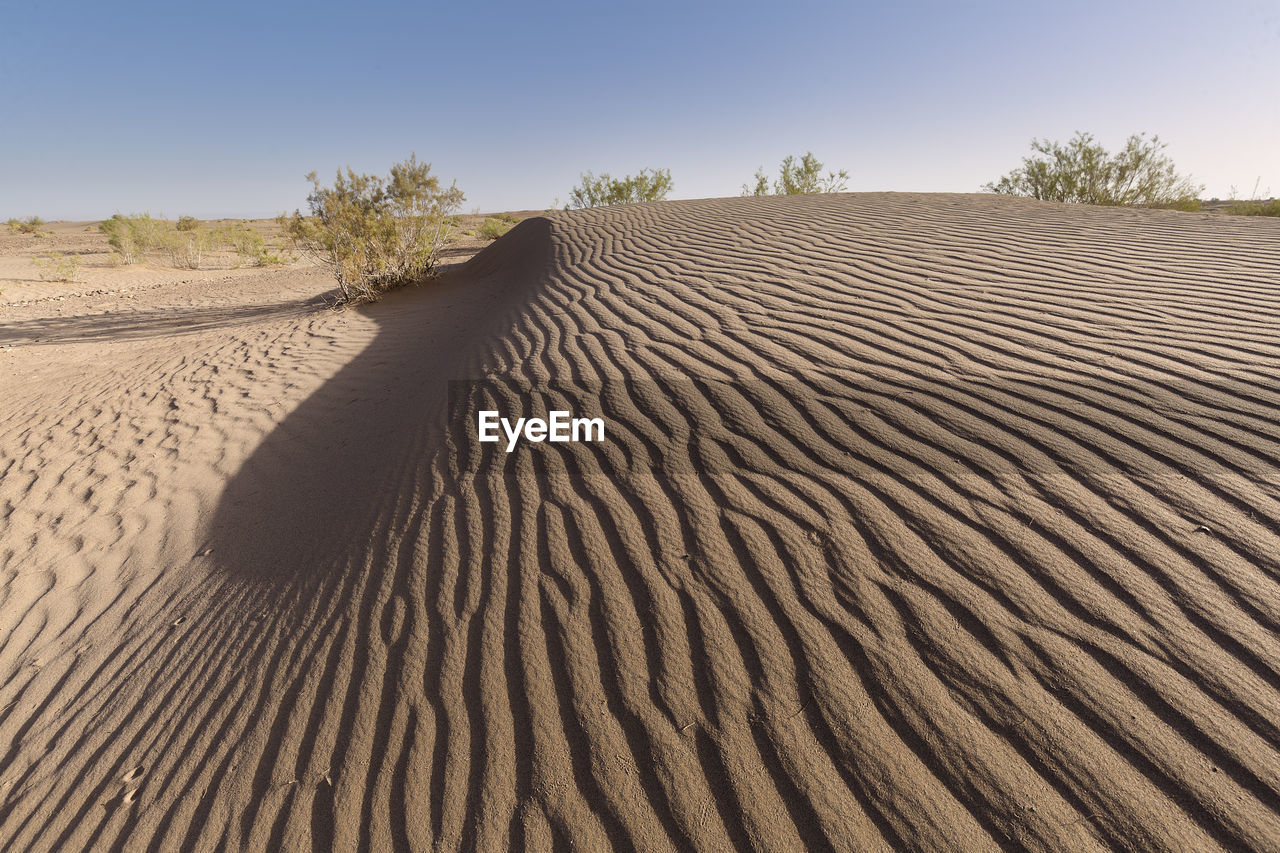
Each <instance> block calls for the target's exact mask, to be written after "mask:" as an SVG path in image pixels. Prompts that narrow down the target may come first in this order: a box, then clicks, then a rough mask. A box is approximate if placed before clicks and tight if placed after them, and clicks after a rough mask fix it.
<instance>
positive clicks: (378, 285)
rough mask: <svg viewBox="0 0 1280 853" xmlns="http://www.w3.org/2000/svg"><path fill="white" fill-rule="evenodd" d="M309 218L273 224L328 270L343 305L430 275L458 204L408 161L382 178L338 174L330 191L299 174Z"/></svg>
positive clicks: (457, 194) (424, 166)
mask: <svg viewBox="0 0 1280 853" xmlns="http://www.w3.org/2000/svg"><path fill="white" fill-rule="evenodd" d="M307 180H309V181H310V182H311V184H312V187H313V189H312V192H311V194H310V195H309V196H307V205H308V207H309V208H310V212H311V215H310V216H303V215H302V214H301V212H299V211H296V210H295V211H294V212H293V215H292V216H290V215H288V214H282V215H281V216H280V218H279V222H280V224H281V225H282V226H283V227H284V229H285V233H286V234H287V235H288V237H289V239H290V240H291V241H292V243H293V245H294V247H295V248H297V249H298V250H299V251H301V252H302V253H303V254H305V255H307V256H309V257H311V258H313V259H314V260H316V261H318V262H319V263H321V264H323V265H324V266H326V267H328V268H329V270H330V271H331V272H332V273H333V276H334V278H336V279H337V281H338V289H339V291H340V292H341V294H342V300H343V301H344V302H364V301H371V300H374V299H377V298H378V297H379V296H380V295H381V294H382V293H384V292H386V291H387V290H390V289H392V288H394V287H398V286H402V285H405V284H408V283H410V282H413V281H415V280H418V279H421V278H424V277H427V276H430V275H432V274H433V273H434V272H435V268H436V265H437V263H438V262H439V258H440V249H441V248H442V247H443V246H444V244H445V242H446V241H447V239H448V235H449V223H448V218H449V217H450V216H451V215H452V214H453V212H454V211H456V210H457V209H458V208H459V207H460V206H461V205H462V202H463V199H464V196H463V194H462V191H461V190H459V189H458V187H457V185H456V184H451V185H450V186H449V187H448V188H447V189H443V188H441V185H440V179H439V178H437V177H436V176H434V175H432V174H431V164H429V163H419V162H418V160H417V157H416V156H415V155H410V157H409V159H408V160H406V161H404V162H403V163H396V164H395V165H394V166H392V167H391V173H390V175H389V176H388V177H387V178H382V177H380V176H378V175H358V174H356V173H355V172H354V171H352V169H351V168H350V167H348V168H347V170H346V174H345V175H344V174H343V173H342V171H341V170H339V171H338V174H337V178H336V179H335V181H334V184H333V186H332V187H325V186H321V184H320V181H319V180H318V179H317V178H316V173H315V172H312V173H311V174H309V175H307Z"/></svg>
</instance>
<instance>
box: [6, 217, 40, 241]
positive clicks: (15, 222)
mask: <svg viewBox="0 0 1280 853" xmlns="http://www.w3.org/2000/svg"><path fill="white" fill-rule="evenodd" d="M5 224H7V225H8V226H9V230H10V231H16V232H17V233H19V234H34V235H35V236H37V237H43V236H44V235H45V234H46V233H47V232H44V231H41V230H40V226H42V225H44V220H43V219H41V218H40V217H39V216H28V217H27V218H26V219H16V218H14V219H10V220H9V221H8V222H7V223H5Z"/></svg>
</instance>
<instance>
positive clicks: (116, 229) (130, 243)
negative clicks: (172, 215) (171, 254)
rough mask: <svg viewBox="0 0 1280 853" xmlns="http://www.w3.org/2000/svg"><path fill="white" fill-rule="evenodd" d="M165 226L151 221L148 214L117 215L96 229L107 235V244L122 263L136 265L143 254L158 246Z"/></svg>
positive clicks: (161, 222) (157, 221) (153, 220)
mask: <svg viewBox="0 0 1280 853" xmlns="http://www.w3.org/2000/svg"><path fill="white" fill-rule="evenodd" d="M166 224H167V223H165V222H163V221H162V220H159V219H152V218H151V215H150V214H148V213H134V214H131V215H129V216H123V215H121V214H119V213H117V214H115V215H114V216H112V217H111V218H110V219H107V220H104V221H102V222H101V223H99V224H98V229H99V230H100V231H102V233H104V234H106V235H107V244H108V245H109V246H111V248H112V249H115V251H116V253H117V254H118V255H119V256H120V259H121V261H122V262H124V263H126V264H136V263H138V262H139V261H141V260H142V257H143V255H144V253H146V252H147V251H148V250H150V249H154V248H157V247H158V246H159V245H160V243H161V239H162V238H161V235H162V234H163V233H164V231H165V230H166V229H165V226H166Z"/></svg>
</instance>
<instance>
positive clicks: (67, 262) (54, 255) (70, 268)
mask: <svg viewBox="0 0 1280 853" xmlns="http://www.w3.org/2000/svg"><path fill="white" fill-rule="evenodd" d="M36 268H37V269H39V270H40V278H41V280H42V281H75V280H76V274H77V273H79V272H80V259H79V258H78V257H76V256H75V255H64V254H62V252H46V253H45V254H43V255H41V256H40V257H38V258H36Z"/></svg>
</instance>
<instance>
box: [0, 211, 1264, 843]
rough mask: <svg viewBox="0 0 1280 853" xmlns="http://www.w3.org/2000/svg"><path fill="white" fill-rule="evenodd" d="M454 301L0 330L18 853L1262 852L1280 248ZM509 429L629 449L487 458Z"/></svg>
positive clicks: (0, 290) (1204, 243) (906, 237)
mask: <svg viewBox="0 0 1280 853" xmlns="http://www.w3.org/2000/svg"><path fill="white" fill-rule="evenodd" d="M60 227H61V226H60ZM68 233H71V232H70V231H69V232H68ZM77 233H85V232H83V228H81V231H80V232H77ZM25 239H26V238H21V239H20V238H16V237H5V238H0V252H2V253H3V254H0V278H5V277H14V276H16V277H18V278H34V276H32V275H30V270H29V267H30V263H29V260H24V258H29V254H30V252H31V251H32V250H31V248H30V246H28V245H27V242H23V241H24V240H25ZM85 239H88V237H86V238H85ZM3 240H9V241H10V242H9V243H4V242H2V241H3ZM453 251H454V257H453V258H452V260H454V261H457V262H458V263H457V264H456V265H455V266H453V267H451V268H450V269H449V271H448V272H446V274H445V275H444V276H443V277H442V278H441V279H439V280H437V281H436V282H433V283H431V284H429V285H425V286H423V287H419V288H414V289H410V290H405V291H401V292H397V293H395V294H392V295H391V296H390V297H388V298H387V299H385V300H384V301H383V302H381V303H379V304H378V305H375V306H372V307H368V308H363V309H359V310H348V311H333V310H330V309H328V308H326V307H325V306H324V298H325V294H326V292H328V291H329V289H330V287H331V283H330V282H327V281H326V280H325V279H324V277H323V275H322V274H321V273H320V271H319V270H317V269H315V268H311V267H303V266H295V267H289V268H283V269H275V270H234V271H222V272H216V271H215V272H209V273H200V274H187V273H174V272H173V271H155V270H152V271H151V272H146V273H145V275H148V276H152V278H150V279H148V280H147V281H146V282H141V280H140V279H130V278H129V275H131V274H134V273H129V272H128V271H109V275H110V277H112V278H111V280H110V281H108V280H106V279H107V276H108V273H102V276H103V278H102V279H101V280H98V281H96V282H95V281H89V282H87V284H84V285H53V284H44V283H38V282H34V281H27V282H20V283H19V284H17V285H15V284H11V283H9V282H0V294H3V295H0V303H3V304H0V476H2V478H3V479H2V480H0V848H2V849H12V850H55V849H93V850H156V851H161V850H238V849H244V850H262V849H285V850H305V849H317V850H319V849H341V850H432V849H438V850H453V849H478V850H498V849H505V848H521V849H524V848H527V849H538V850H567V849H579V850H602V849H621V850H637V851H651V850H691V849H698V850H733V849H769V850H799V849H810V850H831V849H834V850H852V851H867V850H891V849H919V850H949V849H958V850H985V849H1007V850H1021V849H1033V850H1072V851H1076V850H1091V849H1114V848H1120V849H1132V850H1177V851H1183V850H1214V849H1249V848H1252V849H1275V844H1276V840H1277V839H1280V634H1278V633H1277V631H1278V630H1280V384H1277V380H1276V377H1277V375H1280V222H1276V221H1272V220H1260V219H1246V218H1237V217H1225V216H1221V215H1212V214H1186V213H1176V212H1161V211H1140V210H1123V209H1099V208H1089V207H1076V206H1062V205H1054V204H1045V203H1038V202H1032V201H1025V200H1016V199H1007V198H998V197H993V196H966V195H911V194H844V195H833V196H808V197H791V198H763V199H720V200H707V201H682V202H666V203H656V204H650V205H643V206H636V207H625V208H605V209H596V210H589V211H581V212H575V213H556V214H553V215H550V216H547V217H531V218H528V219H526V220H525V221H524V222H522V223H521V224H520V225H519V226H517V227H516V229H515V230H513V231H512V232H511V233H510V234H508V235H507V236H506V237H504V238H502V239H501V240H500V241H498V242H497V243H495V244H493V245H492V246H490V247H488V248H486V249H484V250H483V251H481V252H480V253H479V254H478V255H476V256H475V257H474V258H472V259H471V260H470V261H469V262H467V263H465V264H464V263H461V262H462V261H463V260H465V259H466V258H467V256H468V255H470V254H472V253H473V252H475V251H476V247H475V246H471V247H467V246H461V247H458V248H456V249H455V250H453ZM23 253H26V254H25V255H24V254H23ZM24 264H25V266H24ZM24 270H25V271H26V273H24V272H23V271H24ZM141 285H145V286H141ZM59 288H62V289H61V290H59ZM11 291H12V292H11ZM94 291H96V292H94ZM77 292H83V293H85V294H87V295H71V294H73V293H77ZM467 379H471V380H486V381H484V382H472V383H460V382H454V380H467ZM535 398H536V399H537V400H538V401H540V404H547V403H551V402H559V403H564V404H565V405H568V406H571V407H575V408H579V409H582V410H583V411H592V412H595V411H598V412H599V413H601V414H602V415H603V416H604V417H605V419H606V421H607V424H608V440H607V441H606V442H604V443H603V444H600V445H572V446H566V445H550V444H543V445H538V446H536V447H529V448H524V449H522V450H521V451H519V452H517V453H514V454H511V455H509V456H508V455H506V454H503V453H502V452H501V451H500V450H497V451H495V449H494V448H493V447H492V446H490V445H485V446H484V447H481V446H480V445H478V444H477V443H475V442H474V441H472V440H471V439H470V436H469V433H468V429H469V423H470V422H469V421H467V420H466V418H468V417H473V416H474V410H475V407H476V406H478V405H480V404H482V403H486V401H488V403H489V404H491V405H494V406H497V407H500V408H501V407H504V406H506V407H511V406H515V405H517V404H519V403H522V402H523V403H528V402H529V401H531V400H534V399H535Z"/></svg>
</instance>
